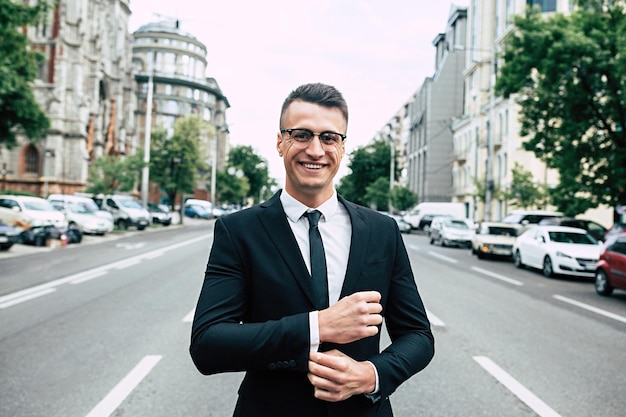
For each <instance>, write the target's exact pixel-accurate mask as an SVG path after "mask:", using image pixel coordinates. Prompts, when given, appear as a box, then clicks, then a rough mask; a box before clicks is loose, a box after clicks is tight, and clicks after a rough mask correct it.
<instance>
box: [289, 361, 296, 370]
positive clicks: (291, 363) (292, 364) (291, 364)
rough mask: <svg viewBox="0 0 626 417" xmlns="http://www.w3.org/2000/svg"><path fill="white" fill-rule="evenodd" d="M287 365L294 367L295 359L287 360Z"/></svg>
mask: <svg viewBox="0 0 626 417" xmlns="http://www.w3.org/2000/svg"><path fill="white" fill-rule="evenodd" d="M289 367H290V368H295V367H296V361H294V360H293V359H292V360H290V361H289Z"/></svg>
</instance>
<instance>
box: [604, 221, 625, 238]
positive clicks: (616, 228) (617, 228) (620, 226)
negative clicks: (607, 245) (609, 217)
mask: <svg viewBox="0 0 626 417" xmlns="http://www.w3.org/2000/svg"><path fill="white" fill-rule="evenodd" d="M624 232H626V223H623V222H616V223H613V226H611V228H609V230H607V231H606V233H605V234H604V241H605V242H606V241H608V240H609V238H610V237H611V236H613V235H618V234H620V233H624Z"/></svg>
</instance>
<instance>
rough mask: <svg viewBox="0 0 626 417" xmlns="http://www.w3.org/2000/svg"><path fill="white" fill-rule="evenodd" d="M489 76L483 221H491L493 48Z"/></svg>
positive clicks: (494, 68) (494, 52) (494, 79)
mask: <svg viewBox="0 0 626 417" xmlns="http://www.w3.org/2000/svg"><path fill="white" fill-rule="evenodd" d="M490 64H491V65H490V70H491V71H490V76H489V121H488V123H489V129H488V131H487V164H486V170H487V172H486V174H485V180H486V184H485V221H487V222H488V221H491V220H492V219H491V217H492V207H491V201H492V200H493V189H494V186H495V184H494V180H493V153H494V150H493V148H494V133H495V129H494V126H493V124H494V106H495V101H496V99H495V89H496V51H495V48H494V50H493V51H492V54H491V63H490Z"/></svg>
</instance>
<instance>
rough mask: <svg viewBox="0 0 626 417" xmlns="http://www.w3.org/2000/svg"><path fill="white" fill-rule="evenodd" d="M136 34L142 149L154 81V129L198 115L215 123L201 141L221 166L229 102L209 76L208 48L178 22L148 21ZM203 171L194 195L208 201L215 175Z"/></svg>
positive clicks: (205, 151)
mask: <svg viewBox="0 0 626 417" xmlns="http://www.w3.org/2000/svg"><path fill="white" fill-rule="evenodd" d="M132 37H133V41H132V42H133V44H132V53H133V66H134V70H135V82H136V90H135V92H136V97H137V106H136V120H135V126H136V129H137V140H138V141H139V143H140V147H142V146H143V140H144V137H145V132H146V128H147V125H146V111H147V108H148V105H147V98H148V85H149V83H150V81H152V85H153V100H152V117H151V123H150V125H151V127H150V128H152V127H155V126H161V127H163V128H165V130H166V131H167V132H168V135H171V134H172V133H173V129H174V122H175V121H176V119H177V118H179V117H181V116H185V115H188V114H197V115H199V116H200V117H202V119H204V120H206V121H208V122H209V123H211V124H212V125H213V126H214V127H215V135H211V136H209V137H206V138H204V139H203V143H202V145H203V149H202V153H203V157H204V158H205V160H206V162H207V164H208V165H210V166H211V167H213V166H214V165H215V166H216V169H217V170H219V169H222V168H223V167H224V166H225V163H226V159H227V156H228V151H229V143H228V124H227V122H226V109H228V108H229V107H230V105H229V103H228V99H227V98H226V96H225V95H224V94H223V93H222V90H221V89H220V87H219V85H218V84H217V81H215V79H214V78H211V77H207V76H206V75H205V74H206V72H207V71H206V70H207V59H206V56H207V49H206V46H205V45H204V44H203V43H202V42H200V41H199V40H198V39H197V38H196V37H195V36H193V35H192V34H190V33H187V32H185V31H183V30H181V28H180V25H179V22H178V21H177V20H173V21H161V22H155V23H149V24H146V25H144V26H141V27H140V28H139V29H137V31H135V32H134V33H133V35H132ZM150 78H152V80H150ZM200 174H201V176H200V181H199V183H198V186H197V190H196V196H197V197H199V198H205V199H210V198H209V192H208V187H207V183H208V182H210V177H211V174H210V172H205V173H200Z"/></svg>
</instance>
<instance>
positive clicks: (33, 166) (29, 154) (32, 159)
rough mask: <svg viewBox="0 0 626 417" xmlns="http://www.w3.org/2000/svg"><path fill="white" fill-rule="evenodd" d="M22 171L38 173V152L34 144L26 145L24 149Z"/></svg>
mask: <svg viewBox="0 0 626 417" xmlns="http://www.w3.org/2000/svg"><path fill="white" fill-rule="evenodd" d="M24 173H26V174H38V173H39V152H38V151H37V148H35V146H34V145H28V146H27V147H26V150H25V151H24Z"/></svg>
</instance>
